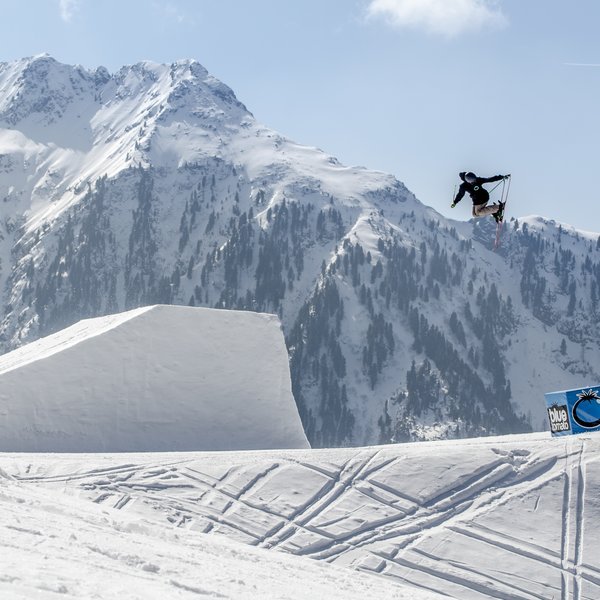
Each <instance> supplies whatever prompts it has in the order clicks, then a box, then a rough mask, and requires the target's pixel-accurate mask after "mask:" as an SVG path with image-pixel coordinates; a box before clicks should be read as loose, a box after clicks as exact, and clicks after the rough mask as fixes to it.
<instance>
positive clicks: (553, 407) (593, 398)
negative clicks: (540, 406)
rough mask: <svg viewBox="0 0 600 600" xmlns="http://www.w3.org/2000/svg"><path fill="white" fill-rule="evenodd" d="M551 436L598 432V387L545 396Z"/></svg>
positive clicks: (599, 393)
mask: <svg viewBox="0 0 600 600" xmlns="http://www.w3.org/2000/svg"><path fill="white" fill-rule="evenodd" d="M545 396H546V406H547V408H548V419H549V420H550V431H551V432H552V435H572V434H575V433H585V432H589V431H600V386H592V387H586V388H580V389H576V390H566V391H564V392H550V393H548V394H545Z"/></svg>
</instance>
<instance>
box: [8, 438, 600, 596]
mask: <svg viewBox="0 0 600 600" xmlns="http://www.w3.org/2000/svg"><path fill="white" fill-rule="evenodd" d="M599 450H600V436H599V435H598V434H590V435H587V436H578V437H567V438H560V439H552V438H551V437H550V434H549V433H537V434H528V435H522V436H503V437H498V438H485V439H475V440H460V441H455V440H452V441H438V442H429V443H421V444H403V445H394V446H386V447H370V448H341V449H340V448H336V449H326V450H289V451H284V450H276V451H263V452H235V453H234V452H210V453H199V452H198V453H196V452H186V453H166V454H160V453H145V454H113V455H111V454H106V453H104V454H92V455H85V454H79V455H73V454H46V455H39V454H13V455H10V454H0V528H1V529H2V532H3V534H2V536H0V595H2V594H4V595H3V597H7V598H11V599H12V598H33V597H35V598H38V597H40V598H54V597H56V595H57V593H62V594H63V595H65V596H66V597H73V598H97V597H101V598H103V599H109V598H134V597H135V598H138V597H143V598H157V599H158V598H171V597H178V598H180V597H181V598H198V597H199V596H200V597H211V598H212V597H215V598H249V599H252V600H254V599H255V598H265V599H280V598H293V599H305V598H315V597H318V598H334V599H337V598H340V599H341V598H349V599H355V598H356V599H358V598H365V599H370V598H382V599H383V598H385V599H388V598H389V599H390V600H391V599H392V598H393V599H395V600H400V599H403V598H407V599H408V598H410V599H413V600H417V599H421V598H422V599H423V600H425V599H429V600H433V599H434V598H439V597H445V598H456V599H457V600H483V599H488V598H498V599H500V598H501V599H503V600H504V599H511V600H526V599H527V600H530V599H531V600H533V599H538V600H541V599H550V598H564V599H565V600H566V599H567V598H578V599H580V600H596V599H597V598H598V597H600V557H599V555H598V552H597V548H598V543H597V539H596V537H595V535H594V532H593V524H594V523H595V520H596V517H598V516H600V504H599V501H598V481H599V478H598V476H599V474H600V470H599V465H600V463H599ZM278 551H279V552H278ZM308 558H312V559H314V561H309V560H307V559H308ZM342 567H344V568H342ZM361 572H362V573H361Z"/></svg>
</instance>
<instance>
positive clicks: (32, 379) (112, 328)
mask: <svg viewBox="0 0 600 600" xmlns="http://www.w3.org/2000/svg"><path fill="white" fill-rule="evenodd" d="M307 447H309V446H308V441H307V439H306V436H305V434H304V430H303V428H302V423H301V421H300V417H299V415H298V409H297V408H296V404H295V401H294V397H293V395H292V391H291V381H290V374H289V366H288V358H287V350H286V347H285V343H284V339H283V333H282V331H281V325H280V322H279V319H278V318H277V317H276V316H274V315H267V314H259V313H252V312H241V311H223V310H214V309H206V308H192V307H182V306H152V307H145V308H139V309H135V310H132V311H129V312H126V313H122V314H118V315H110V316H107V317H99V318H96V319H88V320H83V321H80V322H79V323H77V324H75V325H73V326H71V327H69V328H67V329H64V330H62V331H59V332H58V333H56V334H54V335H51V336H48V337H46V338H42V339H40V340H38V341H36V342H33V343H31V344H28V345H26V346H23V347H21V348H19V349H17V350H15V351H13V352H10V353H8V354H5V355H4V356H1V357H0V450H2V451H25V452H30V451H44V452H55V451H66V452H85V451H87V452H94V451H110V452H119V451H167V450H168V451H171V450H223V449H228V450H232V449H237V450H240V449H245V450H255V449H264V448H307Z"/></svg>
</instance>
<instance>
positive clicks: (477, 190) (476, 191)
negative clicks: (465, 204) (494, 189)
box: [454, 173, 504, 204]
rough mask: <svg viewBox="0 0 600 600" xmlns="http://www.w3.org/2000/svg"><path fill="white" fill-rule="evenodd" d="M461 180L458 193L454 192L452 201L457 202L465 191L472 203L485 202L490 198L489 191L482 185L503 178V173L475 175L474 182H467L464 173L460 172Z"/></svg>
mask: <svg viewBox="0 0 600 600" xmlns="http://www.w3.org/2000/svg"><path fill="white" fill-rule="evenodd" d="M460 177H461V179H462V180H463V182H462V183H461V184H460V187H459V188H458V194H456V198H454V203H455V204H457V203H458V202H460V201H461V200H462V197H463V196H464V195H465V192H469V195H470V196H471V200H473V204H485V203H486V202H488V201H489V199H490V194H489V192H488V191H487V190H486V189H485V188H483V187H482V184H484V183H492V182H494V181H500V180H501V179H504V175H495V176H494V177H477V179H475V183H468V182H467V181H465V180H464V174H463V173H461V174H460Z"/></svg>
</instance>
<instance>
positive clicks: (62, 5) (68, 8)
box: [58, 0, 79, 23]
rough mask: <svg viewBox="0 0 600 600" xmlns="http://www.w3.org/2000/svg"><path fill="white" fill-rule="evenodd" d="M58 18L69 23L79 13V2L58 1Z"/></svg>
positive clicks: (69, 0) (73, 0)
mask: <svg viewBox="0 0 600 600" xmlns="http://www.w3.org/2000/svg"><path fill="white" fill-rule="evenodd" d="M58 7H59V10H60V18H61V19H62V20H63V21H64V22H65V23H70V22H71V21H72V20H73V18H74V17H75V15H76V14H77V12H78V11H79V0H59V3H58Z"/></svg>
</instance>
